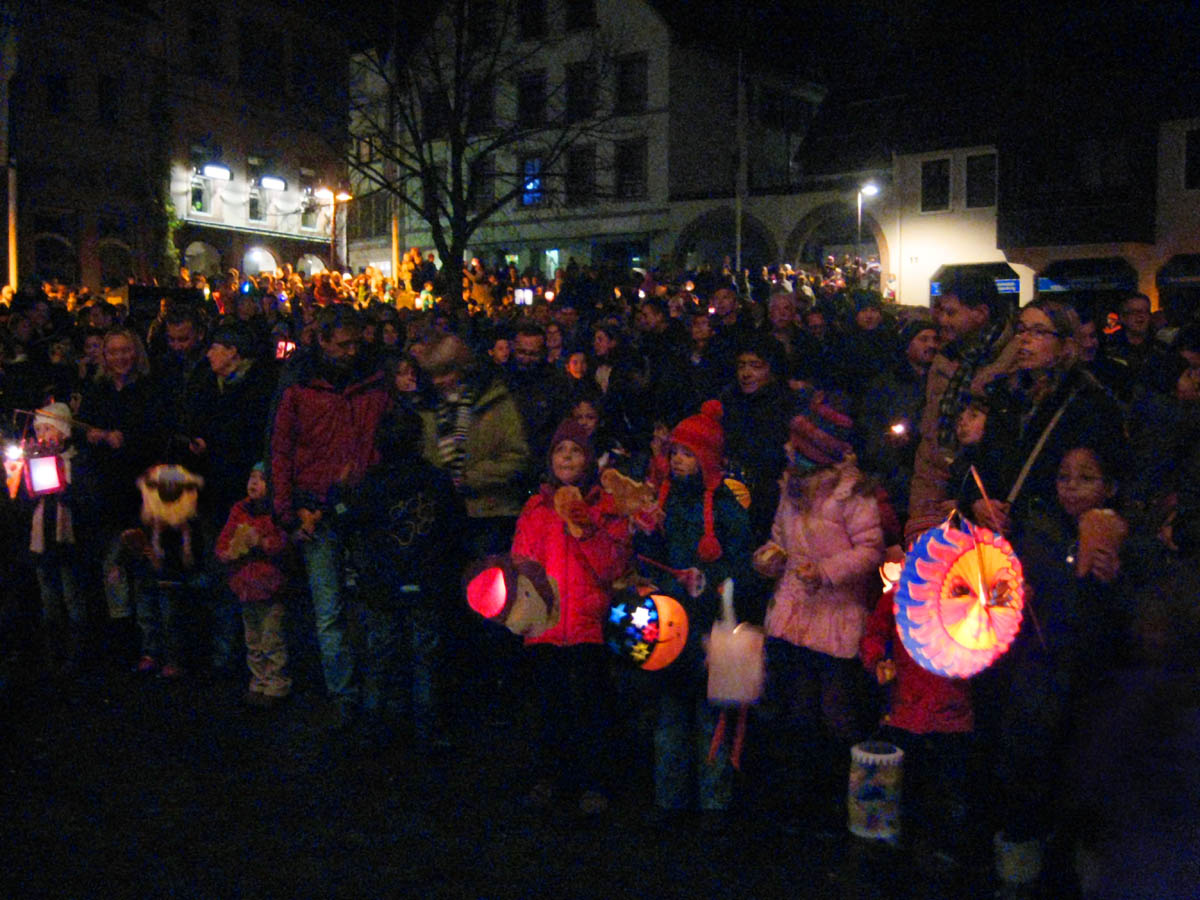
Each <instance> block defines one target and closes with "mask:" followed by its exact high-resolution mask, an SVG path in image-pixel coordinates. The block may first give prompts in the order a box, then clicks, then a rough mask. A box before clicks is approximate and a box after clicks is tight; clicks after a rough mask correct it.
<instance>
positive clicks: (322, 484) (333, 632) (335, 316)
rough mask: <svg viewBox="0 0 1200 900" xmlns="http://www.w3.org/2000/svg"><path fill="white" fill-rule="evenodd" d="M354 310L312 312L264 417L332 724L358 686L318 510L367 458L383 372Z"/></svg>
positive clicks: (324, 520)
mask: <svg viewBox="0 0 1200 900" xmlns="http://www.w3.org/2000/svg"><path fill="white" fill-rule="evenodd" d="M360 338H361V329H360V327H359V322H358V317H357V315H356V314H355V312H354V310H353V309H351V308H350V307H348V306H345V305H339V304H335V305H333V306H329V307H326V308H323V309H322V310H321V311H320V313H319V314H318V317H317V324H316V347H315V352H313V353H311V354H307V355H305V356H304V357H302V358H301V359H299V360H297V362H296V363H295V365H296V367H297V368H296V370H295V371H294V372H292V373H289V376H290V377H289V378H288V381H289V383H288V384H287V386H286V387H284V388H283V390H282V392H281V393H280V395H279V401H278V404H277V407H276V409H275V415H274V420H273V422H272V425H271V487H272V490H273V492H274V506H275V516H276V518H277V519H278V520H279V522H280V524H282V525H284V526H285V527H287V528H289V529H291V530H293V531H294V533H295V538H296V541H297V544H298V546H299V549H300V555H301V558H302V559H303V561H304V567H305V570H306V572H307V575H308V584H309V589H310V592H311V594H312V603H313V610H314V613H315V618H316V627H317V643H318V646H319V648H320V653H321V669H322V672H323V674H324V676H325V687H326V689H327V690H328V691H329V693H330V695H331V696H332V698H333V700H334V702H335V704H336V706H337V711H338V722H337V726H338V727H340V728H346V727H348V726H350V725H352V724H353V722H354V720H355V719H356V717H357V713H358V709H359V704H360V692H359V686H358V684H357V683H356V681H355V672H354V669H355V659H354V653H353V650H352V648H351V646H350V643H349V641H348V640H347V636H346V615H345V609H344V598H343V596H342V589H341V583H342V579H341V571H340V566H341V558H342V552H341V542H340V540H339V537H338V535H337V533H336V532H335V531H334V530H333V528H332V527H331V526H330V523H329V519H330V518H332V517H331V516H329V515H326V514H327V513H329V512H330V510H329V509H328V499H329V495H330V492H331V490H332V489H333V487H334V485H335V484H350V485H353V484H355V483H357V482H358V481H360V480H361V479H362V476H363V474H364V473H365V472H366V470H367V467H368V466H369V465H371V464H372V463H374V462H375V461H376V460H375V458H374V455H375V431H376V429H377V428H378V426H379V421H380V419H381V418H382V416H383V413H384V411H385V410H386V408H387V405H388V393H387V390H386V384H385V380H384V374H383V372H382V371H380V370H378V369H375V368H374V367H373V366H371V364H370V363H369V361H367V360H366V359H365V357H363V356H360V355H359V353H358V350H359V342H360Z"/></svg>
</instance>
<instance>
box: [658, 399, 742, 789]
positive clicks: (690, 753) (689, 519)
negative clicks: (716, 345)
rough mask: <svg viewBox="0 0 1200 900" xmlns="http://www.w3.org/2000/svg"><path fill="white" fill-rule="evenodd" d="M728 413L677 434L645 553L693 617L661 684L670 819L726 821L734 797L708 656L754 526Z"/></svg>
mask: <svg viewBox="0 0 1200 900" xmlns="http://www.w3.org/2000/svg"><path fill="white" fill-rule="evenodd" d="M723 414H724V410H723V409H722V407H721V404H720V402H719V401H717V400H709V401H707V402H705V403H704V405H703V406H702V407H701V411H700V414H699V415H695V416H690V417H689V418H686V419H684V420H683V421H682V422H680V423H679V424H678V425H676V426H675V428H674V429H673V430H672V431H671V436H670V444H669V450H668V453H669V462H670V475H669V477H668V478H666V479H665V480H664V481H663V482H662V484H661V485H660V486H659V494H658V498H659V501H658V509H659V510H660V512H659V514H658V515H659V517H661V532H658V531H655V532H654V534H653V535H652V536H653V537H655V538H657V542H652V543H650V544H649V545H648V546H647V547H646V548H645V549H646V551H647V554H646V555H647V556H652V557H653V558H654V559H655V560H656V561H657V562H659V563H661V564H663V565H665V566H666V567H669V568H670V569H672V570H674V572H675V575H674V577H668V578H665V579H663V578H661V576H662V572H661V571H655V572H654V573H653V575H654V577H656V578H659V579H660V585H661V586H662V589H663V593H666V594H669V595H671V596H673V597H675V598H676V599H678V600H679V601H680V602H681V603H682V604H683V606H684V608H685V610H686V611H687V615H688V641H687V647H686V649H685V650H684V652H683V654H682V655H681V656H680V657H679V659H677V660H676V661H675V662H674V663H672V664H671V666H670V667H669V668H668V669H667V670H665V671H664V672H662V673H661V677H659V676H656V679H655V680H656V682H657V684H658V686H659V693H658V716H657V721H656V723H655V726H654V799H655V804H656V806H657V807H658V809H659V810H662V811H665V812H671V813H675V812H680V811H683V810H685V809H688V808H689V807H691V806H692V805H693V803H695V804H696V805H698V806H699V809H700V810H701V812H702V813H704V812H708V813H718V812H721V811H723V810H725V809H727V808H728V807H729V803H730V800H731V796H732V778H731V771H730V762H729V755H728V749H727V747H726V746H725V745H724V744H722V745H721V746H719V747H718V748H717V750H716V753H715V754H714V755H713V758H712V761H711V762H710V761H709V758H708V757H709V756H710V748H711V746H712V738H713V734H714V733H715V731H716V726H717V719H718V715H719V711H718V710H717V709H715V708H714V707H712V706H710V705H709V703H708V699H707V695H706V677H705V671H704V666H703V658H702V652H701V646H702V642H703V639H704V638H705V637H706V636H707V635H708V633H709V632H710V631H711V630H712V626H713V623H714V621H715V619H716V617H717V613H718V610H719V607H720V598H719V596H718V593H717V591H718V588H719V587H720V585H721V584H722V583H723V582H724V581H725V579H727V578H730V579H733V581H734V583H735V585H736V584H737V583H739V582H741V583H745V581H746V580H747V579H748V578H749V577H750V572H751V570H750V543H749V539H748V534H749V518H748V515H747V512H746V509H745V507H743V506H742V504H741V503H739V502H738V500H737V498H736V497H735V496H734V494H733V492H732V491H731V490H730V488H729V486H728V485H726V484H725V479H724V461H725V460H724V457H725V432H724V429H723V428H722V427H721V417H722V415H723ZM641 524H643V523H640V522H639V525H641Z"/></svg>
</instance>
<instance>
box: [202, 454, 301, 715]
mask: <svg viewBox="0 0 1200 900" xmlns="http://www.w3.org/2000/svg"><path fill="white" fill-rule="evenodd" d="M265 472H266V465H265V464H264V463H261V462H260V463H256V464H255V465H254V468H253V469H251V470H250V477H249V479H247V481H246V498H245V499H244V500H239V501H238V502H237V503H235V504H234V505H233V509H231V510H230V511H229V519H228V521H226V523H225V527H224V528H222V529H221V534H220V536H219V537H218V538H217V546H216V555H217V559H219V560H220V561H221V562H223V563H226V564H227V565H230V566H231V571H230V574H229V589H230V590H231V591H233V593H234V595H235V596H236V597H237V598H238V600H240V601H241V602H242V624H243V625H244V627H245V632H246V665H247V666H248V667H249V669H250V688H249V690H247V691H246V697H245V702H246V704H247V705H248V706H255V707H259V708H269V707H272V706H275V705H277V704H279V703H281V702H282V701H283V700H285V699H286V698H287V696H288V695H289V694H290V693H291V690H292V679H291V678H290V677H289V676H288V674H287V673H286V672H285V671H284V670H285V668H286V666H287V644H286V642H285V640H284V631H283V616H284V606H283V601H282V600H280V599H279V592H280V590H281V589H282V588H283V586H284V585H285V584H286V583H287V576H285V575H284V573H283V572H282V571H281V570H280V568H279V566H278V565H277V564H276V561H275V559H274V557H278V556H279V554H280V553H282V552H283V549H284V547H286V546H287V535H286V534H285V533H284V531H283V529H281V528H279V526H277V525H276V524H275V522H274V520H273V519H272V518H271V504H270V501H269V500H268V499H267V481H266V476H265Z"/></svg>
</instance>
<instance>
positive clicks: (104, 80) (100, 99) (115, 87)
mask: <svg viewBox="0 0 1200 900" xmlns="http://www.w3.org/2000/svg"><path fill="white" fill-rule="evenodd" d="M124 93H125V86H124V84H123V82H122V79H121V76H119V75H114V74H112V73H110V72H101V73H100V74H99V76H97V78H96V118H97V119H98V120H99V121H100V123H101V124H103V125H116V124H117V123H118V122H119V121H120V120H121V101H122V99H123V95H124Z"/></svg>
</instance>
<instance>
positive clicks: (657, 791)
mask: <svg viewBox="0 0 1200 900" xmlns="http://www.w3.org/2000/svg"><path fill="white" fill-rule="evenodd" d="M705 693H706V690H705V685H704V683H703V682H700V683H699V684H697V685H695V686H694V689H693V690H691V691H687V690H683V689H681V688H679V687H676V688H675V689H664V690H663V691H662V693H660V694H659V696H658V718H657V720H656V722H655V724H654V802H655V804H656V805H657V806H658V807H659V808H660V809H687V808H689V807H690V806H691V805H692V800H693V790H692V785H693V783H694V784H695V786H696V791H695V800H696V803H697V805H698V807H699V808H700V809H702V810H722V809H728V808H729V802H730V799H731V797H732V794H733V781H732V773H731V769H730V763H729V750H728V747H727V744H728V742H727V741H725V742H722V744H721V746H720V747H719V748H718V749H717V755H716V758H715V759H714V760H713V761H712V762H711V763H710V762H709V761H708V751H709V747H710V746H711V744H712V737H713V732H714V731H716V727H717V718H718V716H719V715H720V710H718V709H715V708H714V707H712V706H709V704H708V700H707V697H706V696H705Z"/></svg>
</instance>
